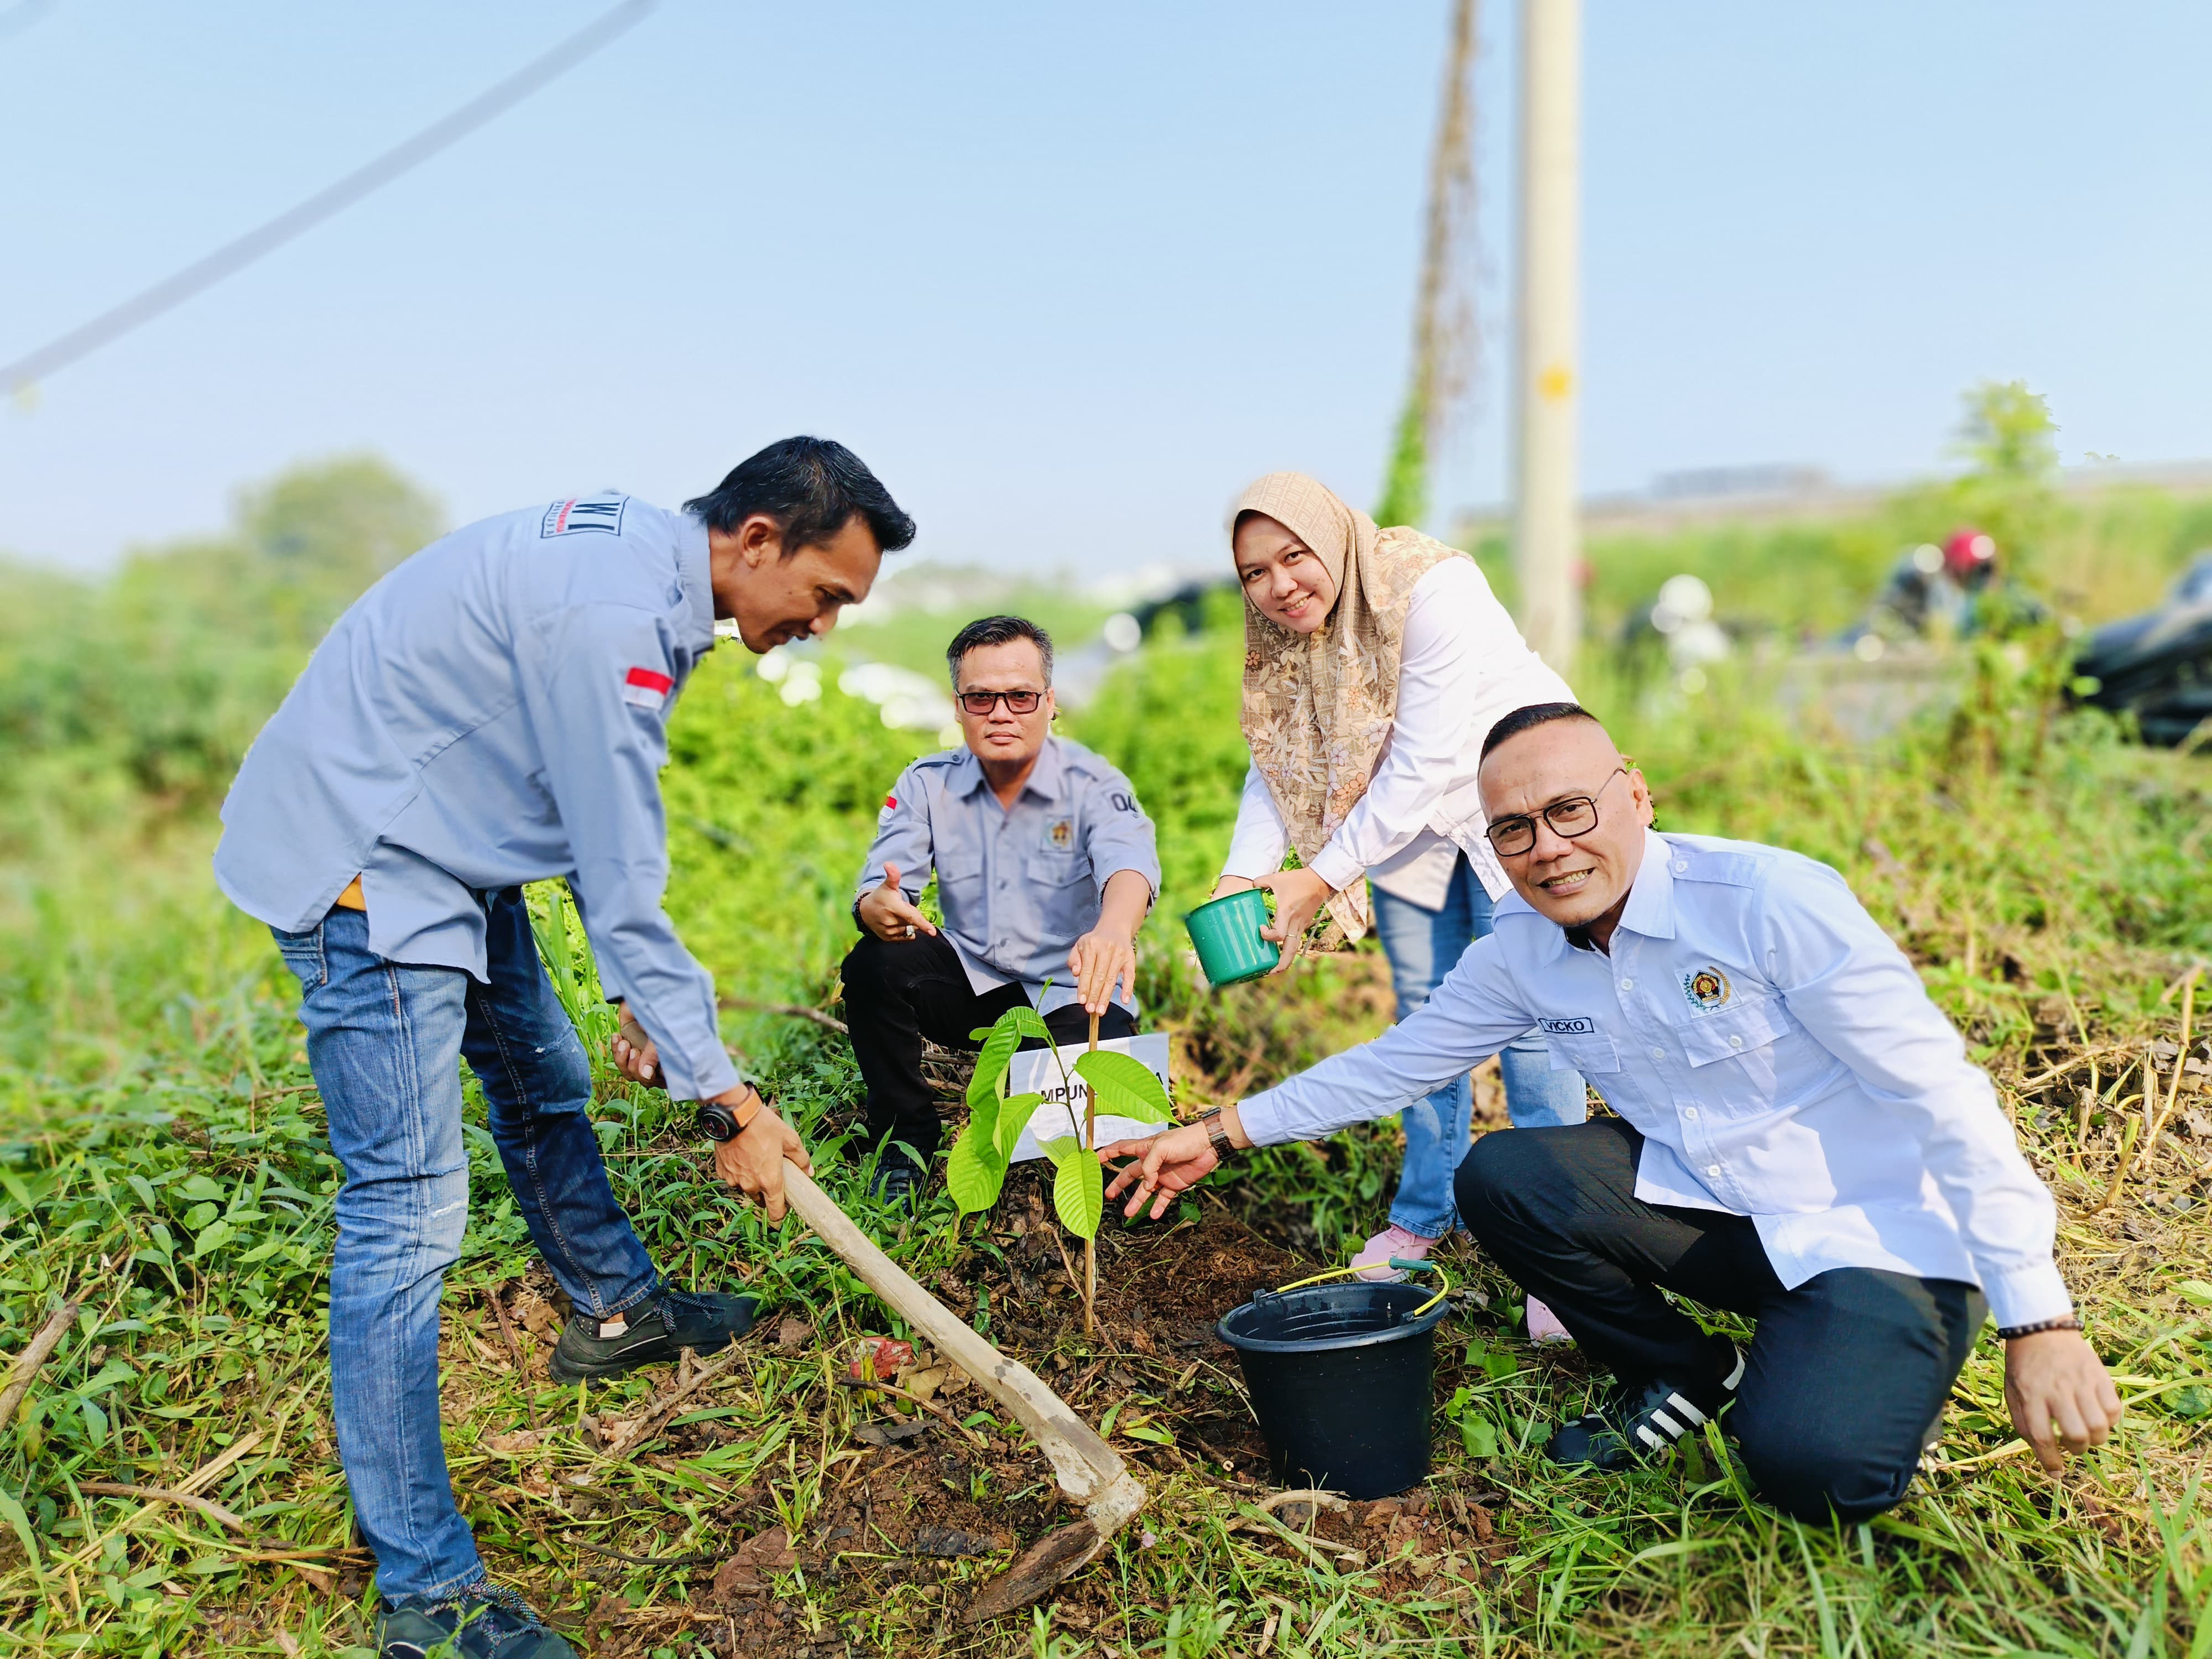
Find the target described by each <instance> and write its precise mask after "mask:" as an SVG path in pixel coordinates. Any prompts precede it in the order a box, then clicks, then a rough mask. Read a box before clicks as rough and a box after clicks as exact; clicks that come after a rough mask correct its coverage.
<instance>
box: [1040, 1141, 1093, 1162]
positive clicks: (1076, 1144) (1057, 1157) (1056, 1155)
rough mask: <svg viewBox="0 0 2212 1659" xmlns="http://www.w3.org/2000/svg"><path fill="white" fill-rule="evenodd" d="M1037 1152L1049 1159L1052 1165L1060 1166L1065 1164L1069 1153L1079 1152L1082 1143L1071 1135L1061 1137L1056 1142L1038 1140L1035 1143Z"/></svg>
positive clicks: (1081, 1148)
mask: <svg viewBox="0 0 2212 1659" xmlns="http://www.w3.org/2000/svg"><path fill="white" fill-rule="evenodd" d="M1037 1150H1038V1151H1039V1152H1042V1153H1043V1154H1044V1155H1045V1156H1046V1157H1047V1158H1050V1159H1051V1160H1052V1161H1053V1163H1054V1164H1065V1163H1066V1162H1067V1160H1068V1157H1069V1155H1070V1154H1071V1153H1074V1152H1081V1151H1082V1150H1083V1143H1082V1142H1081V1141H1079V1140H1078V1139H1076V1138H1075V1137H1074V1136H1073V1135H1062V1136H1060V1139H1057V1140H1040V1141H1039V1142H1037Z"/></svg>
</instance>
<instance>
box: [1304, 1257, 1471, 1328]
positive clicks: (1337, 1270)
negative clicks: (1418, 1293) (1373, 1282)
mask: <svg viewBox="0 0 2212 1659" xmlns="http://www.w3.org/2000/svg"><path fill="white" fill-rule="evenodd" d="M1390 1265H1391V1266H1392V1267H1396V1268H1399V1269H1401V1270H1402V1271H1404V1272H1407V1273H1434V1274H1435V1275H1436V1276H1437V1279H1438V1281H1439V1282H1440V1283H1441V1285H1442V1288H1441V1289H1440V1290H1438V1291H1437V1293H1436V1294H1435V1295H1434V1296H1432V1297H1430V1298H1429V1299H1428V1300H1427V1301H1426V1302H1424V1303H1423V1304H1421V1305H1420V1306H1419V1307H1418V1308H1416V1309H1414V1310H1413V1312H1411V1313H1409V1314H1407V1316H1406V1317H1407V1318H1408V1319H1419V1317H1420V1316H1422V1315H1423V1314H1425V1313H1426V1312H1428V1310H1430V1309H1431V1308H1433V1307H1435V1306H1436V1305H1437V1303H1439V1302H1441V1301H1443V1299H1444V1298H1445V1297H1448V1296H1449V1295H1450V1294H1451V1279H1450V1278H1449V1276H1448V1275H1447V1274H1446V1273H1444V1270H1443V1268H1442V1267H1438V1266H1437V1264H1436V1263H1435V1262H1433V1261H1412V1260H1410V1259H1408V1258H1407V1257H1403V1256H1395V1255H1394V1256H1392V1257H1391V1258H1390ZM1365 1271H1366V1269H1365V1268H1363V1267H1331V1268H1330V1269H1329V1270H1328V1272H1327V1273H1316V1274H1315V1275H1314V1276H1313V1277H1312V1278H1310V1279H1299V1280H1297V1282H1296V1283H1294V1284H1290V1285H1280V1286H1279V1287H1278V1288H1277V1289H1276V1291H1275V1294H1276V1295H1277V1296H1280V1295H1282V1294H1283V1292H1284V1291H1302V1290H1304V1289H1305V1287H1306V1286H1307V1285H1318V1284H1320V1283H1321V1282H1322V1280H1323V1279H1341V1278H1343V1277H1344V1276H1345V1275H1346V1273H1364V1272H1365Z"/></svg>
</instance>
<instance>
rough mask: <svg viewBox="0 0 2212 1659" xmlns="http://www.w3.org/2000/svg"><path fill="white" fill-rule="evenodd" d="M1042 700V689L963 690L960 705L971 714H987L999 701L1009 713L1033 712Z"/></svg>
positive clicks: (1034, 712)
mask: <svg viewBox="0 0 2212 1659" xmlns="http://www.w3.org/2000/svg"><path fill="white" fill-rule="evenodd" d="M1043 700H1044V693H1043V692H1042V691H963V692H962V693H961V694H960V706H961V707H962V708H964V709H966V710H967V711H968V712H969V714H989V713H990V712H991V711H992V709H994V708H997V707H998V706H999V704H1000V703H1001V702H1004V703H1005V704H1006V712H1007V713H1008V714H1036V707H1037V704H1038V703H1040V702H1042V701H1043Z"/></svg>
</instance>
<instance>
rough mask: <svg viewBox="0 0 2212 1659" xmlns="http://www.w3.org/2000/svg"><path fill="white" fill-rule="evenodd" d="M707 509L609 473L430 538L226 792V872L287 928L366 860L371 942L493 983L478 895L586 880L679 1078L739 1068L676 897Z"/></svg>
mask: <svg viewBox="0 0 2212 1659" xmlns="http://www.w3.org/2000/svg"><path fill="white" fill-rule="evenodd" d="M713 648H714V593H713V590H712V587H711V586H710V583H709V576H708V538H707V528H706V526H705V525H704V524H703V523H702V522H701V521H700V520H698V519H696V518H695V517H693V516H692V515H690V514H689V513H671V512H668V511H666V510H665V509H663V508H661V507H653V506H651V505H649V504H647V502H644V501H638V500H635V499H634V498H632V497H630V496H627V495H620V494H617V493H613V492H608V493H605V494H601V495H589V496H580V497H576V498H574V499H571V500H568V501H555V502H552V503H550V505H549V506H546V507H532V508H528V509H526V510H525V511H522V512H520V513H504V514H502V515H501V516H500V517H498V518H494V519H486V520H483V522H481V523H478V524H473V525H470V526H467V527H465V528H464V529H461V530H457V531H455V532H453V534H451V535H449V536H447V537H445V538H443V539H441V540H440V541H436V542H434V543H432V544H430V545H429V546H428V547H426V548H424V549H423V550H422V551H421V552H419V553H417V554H416V555H415V556H413V557H411V558H410V559H408V560H407V561H405V562H404V563H402V564H401V565H399V566H398V568H396V569H394V570H392V572H390V573H389V574H386V576H385V577H384V578H383V579H382V580H380V581H379V582H378V583H377V584H376V585H375V586H374V587H372V588H370V589H369V590H368V592H366V593H364V594H362V597H361V598H360V599H357V600H356V601H355V602H354V604H353V605H352V606H351V607H350V608H349V610H348V611H346V613H345V614H344V615H343V617H339V619H338V621H337V624H336V626H334V627H333V628H332V629H331V632H330V635H329V636H328V637H327V638H326V639H325V640H324V641H323V642H322V644H321V646H319V647H318V648H317V650H316V652H315V654H314V657H313V659H312V660H310V661H309V663H308V665H307V670H306V671H305V672H304V673H302V674H301V676H300V678H299V681H298V683H297V684H295V685H294V686H293V688H292V690H291V693H290V695H289V696H287V697H286V698H285V699H284V702H283V707H282V708H278V709H277V711H276V714H275V715H274V716H273V717H271V719H270V721H269V723H268V725H267V726H264V727H263V728H262V731H261V734H260V736H259V737H258V738H256V739H255V740H254V743H253V746H252V749H251V750H248V751H247V753H246V761H245V763H244V764H243V765H242V766H240V769H239V773H238V776H237V779H236V780H235V781H234V782H233V783H232V785H231V788H230V794H229V796H228V799H226V800H225V801H224V802H223V807H222V820H223V826H224V827H223V835H222V842H220V844H218V846H217V847H216V854H215V874H216V882H217V884H219V885H220V886H221V887H222V890H223V892H224V893H225V894H226V895H228V897H229V898H230V900H231V902H234V904H236V905H237V906H238V907H239V908H240V909H242V910H244V911H246V913H247V914H248V915H252V916H255V917H258V919H259V920H261V921H264V922H267V923H268V924H269V925H270V927H276V928H279V929H282V930H283V931H285V932H287V933H300V932H304V931H305V930H307V928H310V927H313V926H314V925H315V924H316V922H318V921H320V920H321V918H322V917H323V916H324V915H325V914H326V913H327V912H328V911H329V909H330V908H331V904H332V902H334V901H335V900H336V899H337V896H338V895H339V894H340V893H341V892H343V891H344V890H345V888H346V886H347V884H349V882H351V881H352V880H353V878H355V876H356V875H358V876H359V877H360V878H361V883H362V894H363V896H364V899H365V901H366V902H367V905H368V930H369V946H370V948H371V949H372V950H374V951H376V952H377V953H378V954H379V955H380V956H382V957H387V958H389V959H390V960H392V961H394V962H404V963H420V964H427V965H434V966H441V967H448V968H458V969H465V970H466V971H467V972H468V973H470V974H471V975H474V976H475V977H476V978H477V979H479V980H487V981H488V979H489V973H488V970H487V964H486V962H485V957H484V907H483V898H482V895H483V894H484V893H486V892H489V891H493V890H498V889H500V888H504V887H512V886H516V885H518V884H521V883H523V882H527V881H538V880H543V879H545V878H549V877H554V876H565V877H567V878H568V884H569V887H570V890H572V891H573V892H574V895H575V898H576V905H577V908H578V910H579V911H580V914H581V915H582V918H583V922H584V931H585V933H586V935H587V936H588V937H589V939H591V942H592V950H593V951H594V952H596V954H597V956H598V959H599V978H600V981H601V983H602V984H603V985H604V986H605V989H606V991H607V994H609V995H611V996H617V997H621V998H623V1000H625V1002H626V1003H627V1004H628V1005H629V1008H630V1011H631V1012H633V1013H635V1015H636V1017H637V1018H638V1021H639V1023H640V1024H642V1025H643V1026H644V1028H645V1030H646V1031H647V1034H648V1035H650V1036H652V1038H653V1042H654V1043H655V1045H656V1046H657V1047H658V1048H659V1054H660V1063H661V1066H662V1069H663V1071H664V1073H665V1080H666V1083H667V1086H668V1091H669V1092H670V1093H671V1095H673V1096H675V1097H677V1098H678V1099H705V1098H708V1097H712V1096H714V1095H718V1094H720V1093H722V1092H723V1091H726V1090H728V1089H731V1088H734V1087H735V1086H736V1085H737V1083H738V1074H737V1072H736V1069H735V1068H734V1067H733V1066H732V1065H731V1063H730V1059H729V1055H728V1054H727V1053H726V1051H725V1050H724V1048H723V1047H722V1042H721V1036H720V1030H719V1028H718V1026H717V1024H716V1020H715V1012H714V980H713V978H712V976H711V975H708V972H707V970H706V969H703V968H702V967H701V966H700V965H699V963H697V962H696V961H695V960H694V959H693V958H692V957H691V955H690V952H688V951H685V950H684V945H683V944H682V942H681V941H680V940H679V939H678V938H677V934H676V928H675V927H674V925H673V924H672V923H671V921H669V919H668V916H667V914H666V913H665V911H664V910H663V909H662V908H661V895H662V892H663V890H665V887H666V885H667V881H668V837H667V832H666V824H665V819H664V817H663V814H662V810H661V801H660V777H659V775H660V769H661V767H662V766H663V765H664V764H665V763H666V762H667V759H668V738H667V720H668V714H669V711H670V709H671V708H672V707H673V705H674V703H675V701H676V697H677V696H678V693H679V692H681V690H683V688H684V683H685V682H686V681H687V680H688V679H689V678H690V675H691V671H692V669H693V667H694V666H695V665H696V664H697V662H698V660H699V659H700V658H701V657H702V656H704V655H705V654H706V653H707V652H708V651H709V650H711V649H713Z"/></svg>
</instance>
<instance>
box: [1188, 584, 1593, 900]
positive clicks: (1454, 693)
mask: <svg viewBox="0 0 2212 1659" xmlns="http://www.w3.org/2000/svg"><path fill="white" fill-rule="evenodd" d="M1573 700H1574V693H1573V692H1572V691H1571V690H1568V689H1567V683H1566V682H1565V680H1563V679H1561V678H1559V675H1557V674H1556V673H1554V672H1553V671H1552V670H1551V669H1549V668H1547V667H1546V666H1545V665H1544V662H1543V659H1541V658H1540V657H1538V656H1537V655H1536V653H1534V652H1533V651H1531V650H1530V649H1529V648H1528V642H1527V641H1524V640H1522V637H1521V630H1520V629H1517V628H1516V627H1515V626H1514V624H1513V618H1512V617H1510V616H1509V615H1508V614H1507V613H1506V610H1505V607H1504V605H1500V604H1499V603H1498V599H1497V596H1496V595H1495V594H1493V593H1492V592H1491V591H1490V584H1489V583H1488V582H1487V581H1486V580H1484V579H1483V574H1482V571H1481V569H1480V567H1478V566H1477V565H1476V564H1475V562H1474V560H1472V559H1446V560H1445V561H1444V562H1443V563H1442V564H1439V565H1437V566H1436V567H1435V568H1433V569H1431V571H1430V572H1429V573H1428V574H1426V575H1425V576H1423V577H1422V578H1421V580H1419V581H1418V582H1416V583H1415V584H1414V585H1413V598H1412V600H1411V602H1410V603H1409V604H1408V605H1407V610H1406V635H1405V643H1404V647H1403V649H1402V651H1401V655H1400V658H1399V664H1398V712H1397V715H1396V717H1395V720H1393V721H1392V723H1391V728H1390V735H1389V738H1387V739H1386V740H1385V741H1384V743H1383V750H1382V753H1381V754H1380V755H1379V756H1377V757H1376V764H1375V773H1374V775H1373V777H1372V778H1371V779H1370V781H1369V782H1368V785H1367V792H1366V793H1364V794H1363V795H1362V796H1361V797H1360V798H1359V799H1358V801H1357V802H1356V803H1354V805H1353V806H1352V811H1350V812H1349V813H1347V814H1346V817H1345V820H1344V822H1343V823H1340V824H1339V825H1338V826H1337V829H1336V834H1335V835H1334V836H1331V837H1330V838H1329V842H1328V846H1326V847H1324V848H1322V850H1321V851H1320V852H1319V853H1318V854H1316V855H1315V857H1314V858H1313V860H1311V863H1312V867H1313V870H1314V872H1315V873H1316V875H1318V876H1320V877H1321V878H1322V880H1324V881H1326V882H1328V884H1329V885H1330V886H1331V887H1332V888H1335V889H1339V890H1341V889H1343V888H1345V887H1348V886H1349V885H1351V884H1352V883H1353V882H1354V881H1357V880H1358V878H1360V877H1361V876H1362V875H1366V876H1368V877H1370V878H1371V879H1372V880H1373V881H1374V883H1375V884H1376V886H1378V887H1380V888H1382V889H1383V890H1384V891H1386V892H1389V893H1394V894H1396V895H1397V896H1400V897H1402V898H1407V899H1410V900H1412V901H1413V902H1414V903H1416V904H1419V905H1422V906H1424V907H1425V908H1429V909H1431V910H1434V909H1440V908H1443V901H1444V892H1445V889H1446V887H1447V885H1448V884H1449V882H1450V880H1451V872H1452V866H1454V865H1455V863H1456V862H1457V861H1458V854H1461V853H1464V854H1467V857H1468V862H1469V863H1470V864H1471V865H1473V866H1474V872H1475V874H1476V875H1477V876H1478V877H1480V879H1481V881H1482V884H1483V887H1484V889H1485V890H1486V891H1487V892H1488V893H1489V894H1490V896H1492V898H1497V897H1498V896H1500V895H1502V894H1503V893H1504V891H1505V890H1506V888H1507V886H1508V883H1507V881H1506V879H1505V872H1504V871H1503V870H1502V869H1500V868H1499V867H1498V860H1497V859H1496V857H1495V856H1494V855H1492V853H1491V850H1490V843H1489V842H1488V841H1486V839H1484V837H1483V833H1482V831H1483V827H1484V823H1485V820H1484V818H1483V816H1482V801H1481V798H1480V795H1479V794H1478V793H1477V792H1476V789H1475V768H1476V766H1477V764H1478V763H1479V762H1480V759H1481V757H1482V743H1483V739H1484V738H1486V737H1488V736H1489V735H1490V728H1491V727H1492V726H1495V725H1496V724H1497V723H1498V720H1499V719H1500V718H1501V717H1502V716H1504V715H1506V714H1510V713H1512V711H1513V710H1515V709H1516V708H1525V707H1527V706H1528V704H1530V703H1535V702H1572V701H1573ZM1289 841H1290V838H1289V836H1288V835H1287V834H1286V833H1285V830H1284V828H1283V820H1282V815H1281V814H1280V813H1279V812H1278V811H1276V810H1275V802H1274V799H1273V796H1272V795H1270V794H1269V793H1268V792H1267V780H1266V779H1264V778H1262V777H1261V775H1260V770H1259V769H1258V768H1257V767H1253V768H1251V769H1249V770H1248V771H1247V772H1246V774H1245V776H1244V795H1243V801H1242V802H1241V803H1240V804H1239V805H1238V808H1237V829H1236V833H1235V834H1234V835H1233V836H1231V839H1230V844H1229V857H1228V860H1227V861H1226V862H1225V864H1224V865H1223V866H1222V871H1221V873H1222V874H1223V875H1225V876H1243V877H1244V878H1247V879H1248V880H1257V879H1258V878H1260V877H1261V876H1265V875H1272V874H1273V872H1276V871H1277V870H1279V869H1281V868H1282V867H1283V854H1284V851H1285V848H1287V847H1288V846H1289Z"/></svg>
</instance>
